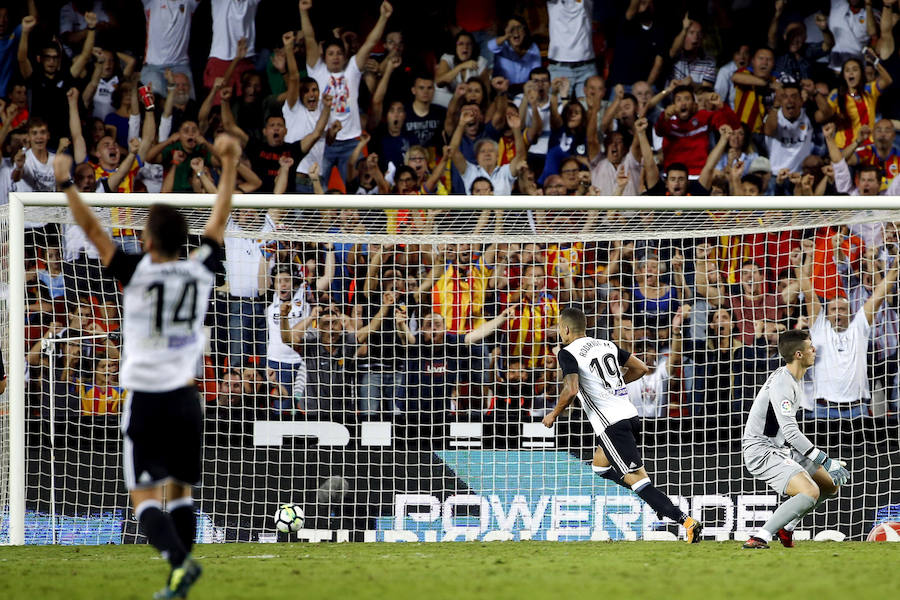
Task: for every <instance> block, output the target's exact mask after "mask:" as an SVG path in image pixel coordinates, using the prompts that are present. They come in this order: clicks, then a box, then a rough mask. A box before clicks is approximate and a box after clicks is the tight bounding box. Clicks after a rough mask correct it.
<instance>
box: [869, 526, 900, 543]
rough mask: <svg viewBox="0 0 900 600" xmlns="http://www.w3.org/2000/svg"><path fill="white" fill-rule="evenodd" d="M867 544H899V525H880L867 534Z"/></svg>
mask: <svg viewBox="0 0 900 600" xmlns="http://www.w3.org/2000/svg"><path fill="white" fill-rule="evenodd" d="M866 541H867V542H900V523H882V524H881V525H876V526H875V527H873V528H872V531H870V532H869V537H867V538H866Z"/></svg>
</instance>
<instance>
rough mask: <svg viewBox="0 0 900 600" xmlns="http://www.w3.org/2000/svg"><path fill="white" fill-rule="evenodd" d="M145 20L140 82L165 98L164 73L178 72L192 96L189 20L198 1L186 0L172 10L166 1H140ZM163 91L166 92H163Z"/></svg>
mask: <svg viewBox="0 0 900 600" xmlns="http://www.w3.org/2000/svg"><path fill="white" fill-rule="evenodd" d="M141 2H142V3H143V5H144V16H145V17H146V19H147V51H146V54H145V56H144V65H143V68H142V69H141V82H142V83H145V84H151V85H152V86H153V90H154V92H155V93H157V94H160V95H161V96H163V97H165V96H166V95H167V94H169V93H171V92H172V90H171V89H169V88H168V87H167V86H166V83H167V81H166V77H165V72H166V71H167V70H169V71H171V72H173V73H180V74H181V75H182V76H184V78H185V79H186V82H187V83H186V85H187V87H188V95H189V97H190V98H193V97H194V80H193V75H192V74H191V64H190V59H189V58H188V42H189V41H190V37H191V22H192V20H193V16H194V11H196V10H197V7H198V6H200V0H185V1H184V3H183V4H179V7H180V8H179V9H178V10H172V9H171V8H170V7H169V6H167V4H166V0H141ZM163 90H165V92H164V91H163Z"/></svg>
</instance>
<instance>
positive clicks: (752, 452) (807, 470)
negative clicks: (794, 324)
mask: <svg viewBox="0 0 900 600" xmlns="http://www.w3.org/2000/svg"><path fill="white" fill-rule="evenodd" d="M778 351H779V353H780V354H781V356H782V357H783V358H784V360H785V362H786V363H787V364H786V365H785V366H782V367H779V368H778V369H776V370H775V371H774V372H773V373H772V374H771V375H770V376H769V379H767V380H766V383H765V384H763V386H762V389H760V390H759V393H758V394H757V395H756V399H755V400H754V401H753V405H752V406H751V407H750V414H749V415H748V417H747V425H746V427H745V428H744V437H743V439H742V441H741V447H742V450H743V454H744V464H745V465H746V466H747V470H748V471H750V474H751V475H753V477H755V478H756V479H759V480H761V481H765V482H766V483H767V484H769V486H771V487H772V488H773V489H774V490H775V491H776V492H778V493H779V494H785V495H787V496H790V498H788V499H787V500H786V501H785V502H784V503H782V504H781V506H779V507H778V508H777V509H776V510H775V512H774V513H772V516H771V517H770V518H769V520H768V521H766V523H765V525H763V526H762V527H761V528H760V529H759V530H758V531H757V532H756V534H755V535H753V536H752V537H751V538H750V539H749V540H747V542H746V543H745V544H744V548H759V549H764V548H768V547H769V543H768V542H769V540H770V539H772V535H773V534H774V535H777V536H778V539H779V540H780V541H781V543H782V545H784V546H785V547H787V548H791V547H793V545H794V541H793V535H794V534H793V531H794V527H796V525H797V523H799V522H800V519H802V518H803V516H804V515H806V514H807V513H809V512H811V511H813V510H814V509H815V508H817V507H818V506H819V505H820V504H822V503H823V502H824V501H825V500H826V499H828V498H830V497H832V496H834V495H835V494H837V490H838V488H839V487H840V486H842V485H844V484H845V483H847V481H848V480H849V479H850V473H848V472H847V470H846V469H845V468H844V463H842V462H840V461H837V460H833V459H831V458H828V457H827V456H826V455H825V453H824V452H823V451H821V450H819V449H818V448H816V447H815V446H814V445H813V443H812V442H810V441H809V439H808V438H807V437H806V436H805V435H803V433H802V432H801V431H800V428H799V427H798V426H797V420H796V418H795V416H794V415H795V413H796V412H797V408H798V407H799V406H800V402H801V400H802V398H803V375H804V374H805V373H806V371H807V369H809V368H810V367H811V366H813V363H815V361H816V349H815V347H814V346H813V345H812V342H811V341H810V338H809V332H808V331H805V330H796V329H795V330H790V331H786V332H784V333H783V334H782V335H781V337H780V338H779V340H778Z"/></svg>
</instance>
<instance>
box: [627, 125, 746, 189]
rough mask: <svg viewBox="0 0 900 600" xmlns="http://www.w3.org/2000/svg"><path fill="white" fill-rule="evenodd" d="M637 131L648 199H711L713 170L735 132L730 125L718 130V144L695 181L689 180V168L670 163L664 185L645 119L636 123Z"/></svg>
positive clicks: (680, 164)
mask: <svg viewBox="0 0 900 600" xmlns="http://www.w3.org/2000/svg"><path fill="white" fill-rule="evenodd" d="M635 130H636V131H637V136H638V140H639V143H640V145H641V155H642V157H643V158H642V159H643V162H644V169H645V175H646V180H647V191H646V192H644V194H645V195H647V196H686V195H688V194H690V195H694V196H708V195H709V188H710V184H711V182H712V175H713V167H714V166H715V164H716V163H717V162H718V161H719V160H720V159H721V158H722V155H723V154H724V152H725V146H726V145H727V144H728V141H729V140H730V139H731V135H732V130H731V127H729V126H728V125H722V126H721V127H719V142H718V143H717V144H716V146H715V147H714V148H713V151H712V152H710V153H709V156H708V157H707V158H706V164H705V165H704V166H703V170H702V171H701V172H700V176H699V177H698V178H697V180H696V181H693V180H690V179H689V175H690V168H689V167H688V166H687V165H684V164H682V163H678V162H673V163H669V165H668V166H667V167H666V179H665V182H663V180H662V179H661V178H660V176H659V167H658V166H657V165H656V161H655V160H653V152H652V150H651V148H650V141H649V140H648V139H647V123H646V120H645V119H641V120H639V121H638V122H637V123H635Z"/></svg>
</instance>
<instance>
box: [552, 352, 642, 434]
mask: <svg viewBox="0 0 900 600" xmlns="http://www.w3.org/2000/svg"><path fill="white" fill-rule="evenodd" d="M630 356H631V353H630V352H628V351H626V350H622V349H621V348H619V347H618V346H616V345H615V344H614V343H612V342H610V341H609V340H600V339H596V338H592V337H587V336H585V337H581V338H578V339H577V340H575V341H573V342H572V343H571V344H569V345H568V346H566V347H565V348H563V349H562V350H560V351H559V357H558V358H559V366H560V368H561V369H562V372H563V377H565V376H566V375H571V374H572V373H576V374H577V375H578V400H579V401H580V402H581V408H582V409H584V413H585V415H587V418H588V420H589V421H590V422H591V425H592V426H593V427H594V431H595V432H596V433H597V435H600V434H601V433H602V432H603V431H604V430H605V429H606V428H607V427H609V426H610V425H612V424H613V423H618V422H619V421H623V420H625V419H630V418H632V417H636V416H637V414H638V412H637V409H636V408H635V407H634V404H632V403H631V400H629V398H628V388H627V387H626V386H625V375H624V371H623V369H622V367H623V366H624V365H625V362H626V361H627V360H628V358H629V357H630Z"/></svg>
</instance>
